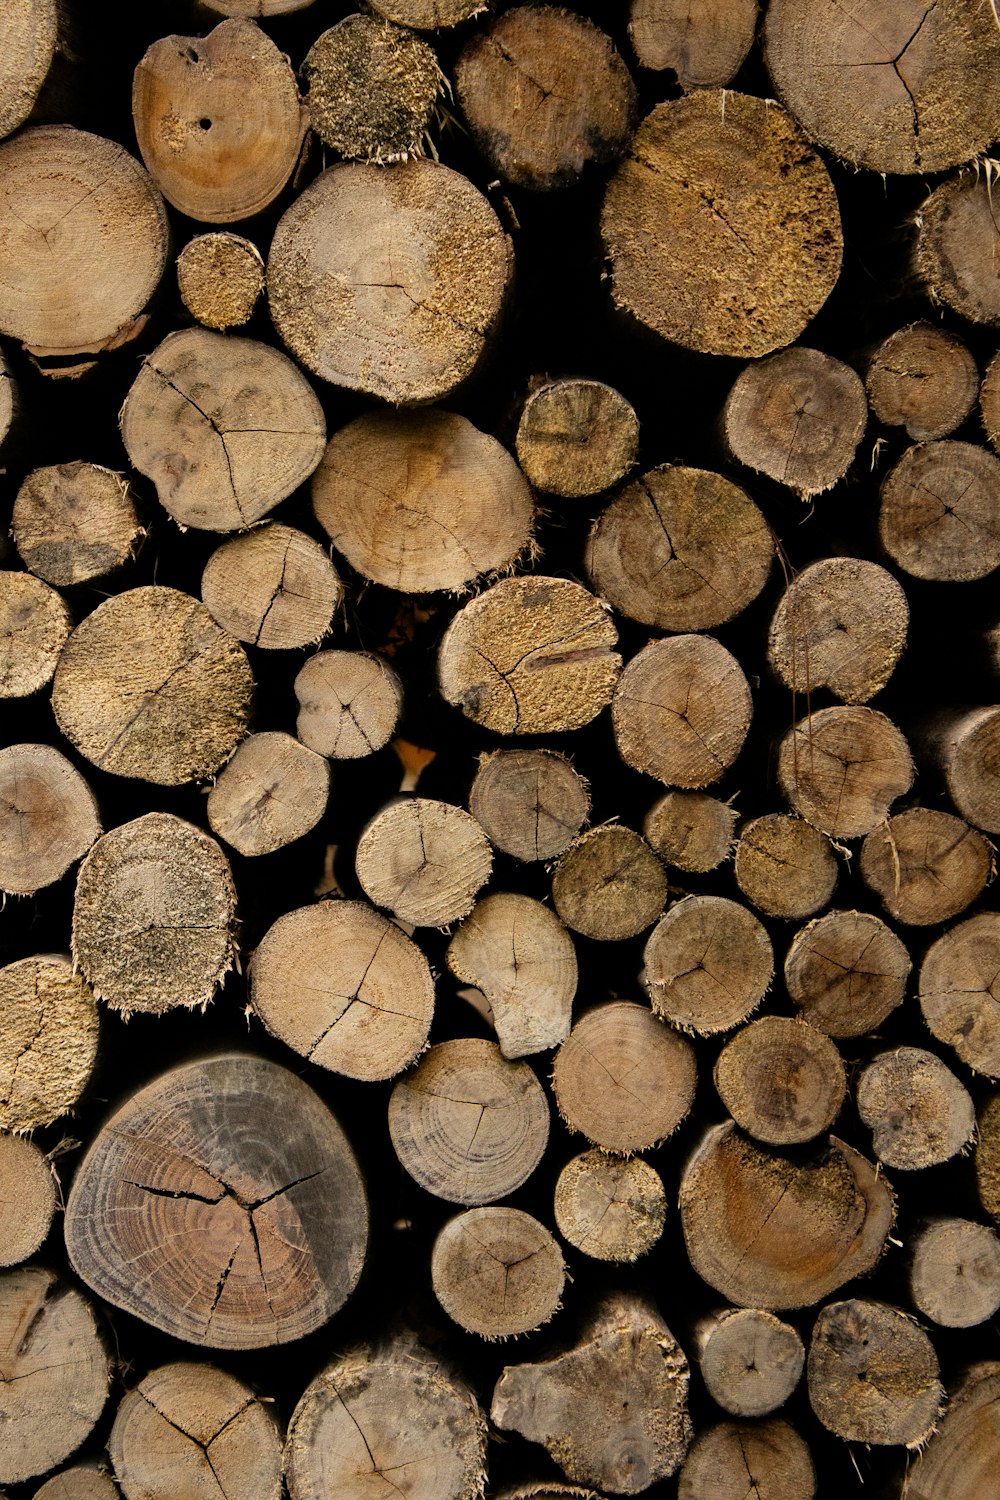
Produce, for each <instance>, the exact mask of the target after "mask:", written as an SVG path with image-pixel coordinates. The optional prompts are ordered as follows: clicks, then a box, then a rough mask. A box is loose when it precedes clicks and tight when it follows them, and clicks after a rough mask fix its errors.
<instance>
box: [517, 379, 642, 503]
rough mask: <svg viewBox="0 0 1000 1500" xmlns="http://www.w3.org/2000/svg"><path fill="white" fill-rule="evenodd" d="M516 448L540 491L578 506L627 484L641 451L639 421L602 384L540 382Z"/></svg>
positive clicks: (527, 403) (530, 397)
mask: <svg viewBox="0 0 1000 1500" xmlns="http://www.w3.org/2000/svg"><path fill="white" fill-rule="evenodd" d="M516 447H517V461H518V463H519V464H520V465H521V468H522V469H523V470H524V472H525V474H526V475H527V476H528V479H529V480H530V481H531V483H532V484H533V485H534V486H535V488H536V489H537V490H542V491H544V492H545V493H546V494H548V495H558V496H559V497H560V499H564V500H579V499H581V498H583V497H584V496H587V495H599V494H601V493H602V492H603V491H604V490H608V489H610V488H611V486H612V485H613V484H617V483H618V482H619V480H622V479H624V478H625V475H626V474H627V473H628V472H629V470H630V469H631V468H632V465H633V464H634V463H635V460H636V454H637V453H638V449H639V419H638V417H637V416H636V414H635V411H634V409H633V408H632V406H631V405H630V404H629V402H628V401H626V399H625V397H624V396H623V395H622V394H621V392H620V391H616V390H615V389H614V387H613V386H610V385H605V384H604V382H603V381H601V380H583V379H580V378H575V379H564V380H546V379H544V378H541V377H539V378H538V379H537V380H536V381H533V382H532V387H531V389H530V390H529V392H528V397H527V399H526V401H525V403H524V406H523V407H522V409H521V416H520V420H519V422H518V426H517V439H516Z"/></svg>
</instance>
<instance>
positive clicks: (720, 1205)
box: [679, 1121, 893, 1309]
mask: <svg viewBox="0 0 1000 1500" xmlns="http://www.w3.org/2000/svg"><path fill="white" fill-rule="evenodd" d="M679 1203H680V1211H681V1223H682V1225H683V1229H684V1242H685V1244H686V1246H687V1253H688V1259H689V1260H690V1262H691V1264H692V1266H693V1267H694V1269H695V1271H697V1273H698V1275H699V1276H700V1277H701V1278H702V1280H703V1281H707V1282H708V1284H709V1286H711V1287H714V1288H715V1290H716V1291H717V1292H720V1293H721V1294H722V1296H723V1297H726V1298H727V1299H728V1300H729V1301H730V1302H733V1303H736V1304H737V1306H742V1307H763V1308H774V1309H781V1308H794V1307H810V1306H812V1305H813V1304H814V1303H817V1302H820V1301H821V1300H822V1299H823V1298H824V1297H828V1296H829V1295H830V1293H831V1292H834V1291H836V1290H837V1288H838V1287H840V1286H843V1285H844V1283H845V1282H846V1281H850V1280H852V1278H853V1277H855V1276H862V1275H864V1274H865V1273H866V1272H868V1271H870V1270H871V1269H872V1267H873V1266H874V1265H875V1263H876V1261H877V1260H878V1258H879V1256H880V1255H881V1254H882V1250H883V1248H884V1246H885V1242H886V1239H887V1237H888V1234H889V1230H890V1228H891V1227H892V1219H893V1202H892V1195H891V1193H890V1192H889V1189H888V1187H887V1186H886V1182H885V1178H884V1177H882V1176H881V1175H880V1173H879V1172H877V1171H876V1169H875V1168H874V1167H873V1166H872V1165H871V1163H870V1162H868V1161H866V1160H865V1158H864V1157H863V1156H861V1155H859V1153H858V1152H857V1151H855V1150H853V1149H852V1147H850V1146H847V1145H845V1144H844V1142H843V1141H840V1140H838V1139H837V1137H836V1136H830V1137H828V1139H827V1142H826V1144H825V1145H821V1146H819V1147H818V1148H817V1150H816V1151H815V1152H813V1153H812V1154H811V1155H808V1156H801V1155H796V1156H795V1157H791V1156H783V1155H780V1154H779V1153H778V1152H775V1151H765V1150H762V1149H761V1148H760V1147H759V1146H755V1145H754V1144H753V1143H752V1142H751V1141H749V1140H748V1139H747V1138H746V1137H745V1136H743V1135H741V1134H740V1132H739V1131H738V1130H737V1128H736V1126H735V1125H734V1124H733V1122H732V1121H729V1122H727V1123H726V1124H724V1125H716V1126H714V1127H713V1128H712V1129H711V1130H709V1131H708V1133H707V1134H706V1135H705V1137H704V1139H703V1140H702V1142H701V1145H700V1146H699V1147H698V1148H697V1150H696V1151H695V1153H694V1155H693V1156H692V1157H691V1159H690V1161H689V1162H688V1163H687V1166H686V1167H685V1169H684V1175H683V1177H682V1179H681V1186H680V1197H679Z"/></svg>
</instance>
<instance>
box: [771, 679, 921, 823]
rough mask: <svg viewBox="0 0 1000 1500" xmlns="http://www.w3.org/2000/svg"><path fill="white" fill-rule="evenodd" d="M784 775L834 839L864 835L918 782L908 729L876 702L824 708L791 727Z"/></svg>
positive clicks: (793, 794)
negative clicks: (899, 726)
mask: <svg viewBox="0 0 1000 1500" xmlns="http://www.w3.org/2000/svg"><path fill="white" fill-rule="evenodd" d="M778 781H779V783H780V785H781V789H782V791H783V792H784V794H785V796H786V797H787V798H788V801H789V803H790V804H791V806H792V807H793V808H794V810H795V811H796V812H797V813H798V814H799V815H800V816H801V817H803V818H805V820H806V822H807V823H811V824H812V825H813V827H814V828H818V829H819V830H820V832H821V833H825V834H828V835H829V837H830V838H832V839H858V838H863V837H864V835H865V834H866V833H871V831H872V829H873V828H877V827H878V825H879V824H880V823H883V822H884V821H885V819H886V817H887V816H888V813H889V808H890V807H891V806H892V804H893V802H895V800H896V798H897V797H902V796H903V795H904V793H906V792H908V791H909V789H910V787H911V786H912V784H913V759H912V757H911V755H910V748H909V746H908V745H907V743H906V739H905V737H904V736H903V734H902V733H901V732H900V730H899V729H897V727H896V725H895V724H894V723H893V722H892V720H891V719H888V718H886V716H885V714H882V713H879V712H878V710H877V709H874V708H855V707H844V708H840V707H837V708H821V709H820V710H819V712H818V713H813V714H809V715H808V716H807V717H806V718H805V719H802V720H800V721H799V723H798V724H796V725H795V726H794V728H792V729H790V730H789V731H788V733H787V734H786V735H785V737H784V739H783V740H782V742H781V746H780V749H779V751H778Z"/></svg>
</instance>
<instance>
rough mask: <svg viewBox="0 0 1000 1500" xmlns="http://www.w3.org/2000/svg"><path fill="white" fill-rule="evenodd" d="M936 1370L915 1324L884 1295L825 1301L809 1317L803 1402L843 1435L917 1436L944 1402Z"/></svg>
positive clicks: (912, 1441)
mask: <svg viewBox="0 0 1000 1500" xmlns="http://www.w3.org/2000/svg"><path fill="white" fill-rule="evenodd" d="M939 1373H940V1372H939V1368H938V1360H937V1355H936V1354H935V1352H934V1345H933V1344H932V1343H931V1341H930V1339H929V1338H928V1336H927V1334H926V1333H925V1332H924V1330H923V1329H922V1328H921V1327H920V1325H919V1323H917V1322H916V1320H915V1319H914V1318H911V1317H909V1316H907V1314H906V1313H902V1312H899V1311H897V1309H896V1308H894V1307H888V1306H887V1305H886V1304H885V1303H884V1302H873V1301H867V1300H864V1299H862V1298H860V1297H854V1298H851V1299H850V1300H849V1301H847V1302H831V1303H828V1304H827V1306H826V1307H824V1308H823V1309H822V1311H821V1312H820V1314H819V1317H818V1318H817V1319H816V1322H815V1323H814V1324H813V1331H812V1338H811V1340H810V1343H809V1357H808V1360H807V1362H806V1379H807V1380H808V1382H809V1401H810V1403H811V1405H812V1409H813V1411H814V1412H815V1413H816V1415H817V1417H818V1418H819V1420H820V1421H821V1422H822V1423H823V1426H824V1427H826V1428H828V1429H829V1430H830V1432H832V1433H834V1434H835V1435H836V1436H837V1437H839V1438H842V1439H843V1440H844V1442H847V1443H876V1444H892V1443H899V1444H903V1445H905V1446H906V1447H907V1448H917V1447H919V1446H920V1445H921V1444H922V1443H925V1442H926V1441H927V1439H928V1438H929V1437H930V1435H931V1433H932V1432H933V1431H934V1428H935V1427H936V1425H937V1420H938V1416H939V1415H940V1411H941V1407H942V1405H943V1402H944V1390H943V1388H942V1386H941V1382H940V1380H939V1378H938V1376H939Z"/></svg>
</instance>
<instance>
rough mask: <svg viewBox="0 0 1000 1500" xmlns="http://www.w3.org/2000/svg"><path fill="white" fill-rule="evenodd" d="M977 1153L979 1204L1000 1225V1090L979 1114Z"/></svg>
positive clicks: (989, 1097) (992, 1093)
mask: <svg viewBox="0 0 1000 1500" xmlns="http://www.w3.org/2000/svg"><path fill="white" fill-rule="evenodd" d="M975 1154H976V1186H977V1187H978V1189H979V1201H980V1203H981V1204H982V1205H983V1208H984V1209H985V1210H986V1212H987V1213H988V1214H989V1216H990V1218H991V1219H993V1220H994V1222H995V1223H997V1224H1000V1091H998V1090H996V1089H994V1090H993V1091H992V1092H991V1093H990V1094H989V1095H988V1096H987V1098H986V1101H985V1103H984V1104H983V1106H982V1108H981V1109H980V1111H979V1118H978V1122H977V1130H976V1146H975Z"/></svg>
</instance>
